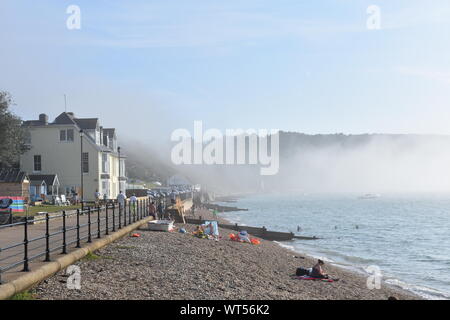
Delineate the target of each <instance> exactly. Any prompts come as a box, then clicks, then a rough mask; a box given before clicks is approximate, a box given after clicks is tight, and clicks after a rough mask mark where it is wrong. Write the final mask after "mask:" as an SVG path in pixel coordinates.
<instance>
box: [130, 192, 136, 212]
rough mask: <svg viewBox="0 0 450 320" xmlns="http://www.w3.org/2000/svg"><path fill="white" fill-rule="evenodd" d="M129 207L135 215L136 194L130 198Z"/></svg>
mask: <svg viewBox="0 0 450 320" xmlns="http://www.w3.org/2000/svg"><path fill="white" fill-rule="evenodd" d="M130 202H131V207H132V208H133V215H135V214H136V204H137V197H136V194H135V193H133V195H132V196H131V197H130Z"/></svg>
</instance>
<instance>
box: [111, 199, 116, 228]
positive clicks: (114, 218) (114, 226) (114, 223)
mask: <svg viewBox="0 0 450 320" xmlns="http://www.w3.org/2000/svg"><path fill="white" fill-rule="evenodd" d="M112 211H113V212H112V214H113V227H112V231H113V232H115V231H116V205H115V204H114V203H113V207H112Z"/></svg>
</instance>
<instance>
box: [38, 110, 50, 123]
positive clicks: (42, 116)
mask: <svg viewBox="0 0 450 320" xmlns="http://www.w3.org/2000/svg"><path fill="white" fill-rule="evenodd" d="M39 121H40V122H42V123H43V124H45V125H47V124H48V115H46V114H45V113H41V114H40V115H39Z"/></svg>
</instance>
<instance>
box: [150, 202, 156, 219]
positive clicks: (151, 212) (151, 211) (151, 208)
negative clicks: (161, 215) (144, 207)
mask: <svg viewBox="0 0 450 320" xmlns="http://www.w3.org/2000/svg"><path fill="white" fill-rule="evenodd" d="M148 211H149V213H150V215H151V216H153V219H155V220H156V219H157V215H156V206H155V203H154V202H153V201H152V202H150V204H149V208H148Z"/></svg>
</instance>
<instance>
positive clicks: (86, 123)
mask: <svg viewBox="0 0 450 320" xmlns="http://www.w3.org/2000/svg"><path fill="white" fill-rule="evenodd" d="M73 120H74V121H75V123H76V124H77V125H78V126H79V127H80V129H84V130H89V129H96V128H97V124H98V118H82V119H76V118H74V119H73Z"/></svg>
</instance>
